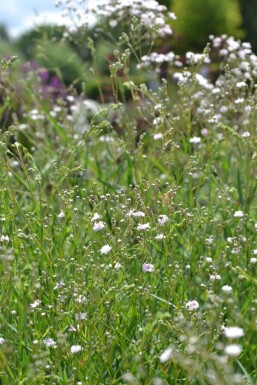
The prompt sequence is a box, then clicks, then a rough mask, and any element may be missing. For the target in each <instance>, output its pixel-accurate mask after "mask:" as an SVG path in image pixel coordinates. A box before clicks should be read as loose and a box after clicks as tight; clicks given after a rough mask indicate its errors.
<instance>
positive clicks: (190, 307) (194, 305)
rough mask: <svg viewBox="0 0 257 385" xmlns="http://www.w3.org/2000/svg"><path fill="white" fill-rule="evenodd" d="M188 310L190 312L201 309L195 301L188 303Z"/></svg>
mask: <svg viewBox="0 0 257 385" xmlns="http://www.w3.org/2000/svg"><path fill="white" fill-rule="evenodd" d="M186 308H187V309H188V310H190V311H193V310H197V309H198V308H199V303H198V302H197V301H195V300H193V301H188V302H187V303H186Z"/></svg>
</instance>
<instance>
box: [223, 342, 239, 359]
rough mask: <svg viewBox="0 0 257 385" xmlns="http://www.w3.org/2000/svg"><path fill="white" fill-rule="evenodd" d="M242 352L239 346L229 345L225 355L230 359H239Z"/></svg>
mask: <svg viewBox="0 0 257 385" xmlns="http://www.w3.org/2000/svg"><path fill="white" fill-rule="evenodd" d="M241 352H242V347H241V346H240V345H237V344H231V345H227V346H226V347H225V353H226V354H227V355H228V356H230V357H238V356H240V354H241Z"/></svg>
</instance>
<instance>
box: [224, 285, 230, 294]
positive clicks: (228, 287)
mask: <svg viewBox="0 0 257 385" xmlns="http://www.w3.org/2000/svg"><path fill="white" fill-rule="evenodd" d="M221 289H222V291H224V293H230V292H231V291H232V287H231V286H228V285H225V286H222V288H221Z"/></svg>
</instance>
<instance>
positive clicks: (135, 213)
mask: <svg viewBox="0 0 257 385" xmlns="http://www.w3.org/2000/svg"><path fill="white" fill-rule="evenodd" d="M127 216H128V217H137V218H138V217H145V213H143V212H142V211H134V210H130V211H129V212H128V213H127Z"/></svg>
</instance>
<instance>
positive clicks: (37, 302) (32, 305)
mask: <svg viewBox="0 0 257 385" xmlns="http://www.w3.org/2000/svg"><path fill="white" fill-rule="evenodd" d="M40 303H41V301H40V300H39V299H36V301H35V302H33V303H31V304H30V307H31V309H35V308H36V307H38V306H39V305H40Z"/></svg>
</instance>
